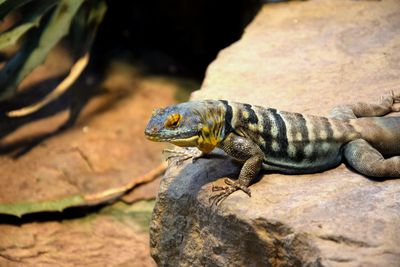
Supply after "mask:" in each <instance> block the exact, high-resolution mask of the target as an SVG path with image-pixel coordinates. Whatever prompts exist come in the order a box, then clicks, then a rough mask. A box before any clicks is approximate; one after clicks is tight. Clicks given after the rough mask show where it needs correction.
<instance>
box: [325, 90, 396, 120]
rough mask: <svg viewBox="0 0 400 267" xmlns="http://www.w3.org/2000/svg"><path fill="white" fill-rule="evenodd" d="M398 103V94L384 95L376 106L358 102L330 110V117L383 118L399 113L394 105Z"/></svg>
mask: <svg viewBox="0 0 400 267" xmlns="http://www.w3.org/2000/svg"><path fill="white" fill-rule="evenodd" d="M399 102H400V93H394V92H393V91H392V92H391V93H389V94H385V95H383V96H382V97H381V101H380V102H379V103H378V104H371V103H363V102H359V103H356V104H350V105H342V106H337V107H335V108H333V109H332V111H331V114H330V117H331V118H334V119H342V120H343V119H355V118H360V117H378V116H384V115H386V114H388V113H390V112H397V111H400V107H396V106H395V105H394V104H395V103H399Z"/></svg>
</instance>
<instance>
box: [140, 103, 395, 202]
mask: <svg viewBox="0 0 400 267" xmlns="http://www.w3.org/2000/svg"><path fill="white" fill-rule="evenodd" d="M397 101H399V96H394V95H387V96H385V97H383V98H382V102H381V103H380V104H377V105H374V104H365V103H358V104H355V105H347V106H341V107H338V108H335V109H334V110H333V116H332V117H330V118H326V117H319V116H312V115H303V114H300V113H291V112H285V111H278V110H276V109H273V108H264V107H260V106H254V105H250V104H243V103H236V102H230V101H225V100H204V101H192V102H186V103H181V104H178V105H174V106H169V107H167V108H165V109H159V110H156V111H155V112H154V113H153V116H152V118H151V119H150V121H149V124H148V126H147V128H146V130H145V135H146V136H147V137H148V138H149V139H150V140H153V141H166V142H170V143H173V144H176V145H178V146H184V147H188V146H195V147H198V148H199V149H200V150H201V151H202V152H203V153H208V152H210V151H212V150H213V149H214V148H215V147H219V148H221V149H222V150H224V151H225V152H226V153H227V154H228V155H229V156H231V157H233V158H235V159H236V160H238V161H241V162H243V167H242V169H241V172H240V174H239V178H238V180H236V181H232V180H230V179H225V183H226V184H227V186H224V187H218V186H214V187H213V191H220V192H218V193H217V194H215V195H214V196H212V197H211V199H212V200H213V201H214V202H215V203H216V204H219V203H220V202H221V201H222V200H223V199H225V198H226V197H227V196H229V195H230V194H231V193H233V192H234V191H236V190H239V189H241V190H243V191H244V192H246V193H247V194H248V195H250V190H249V188H248V186H249V185H250V183H251V180H252V179H253V178H254V177H255V176H257V174H258V173H259V171H260V170H261V169H265V170H272V171H280V172H284V173H313V172H319V171H323V170H326V169H329V168H332V167H334V166H336V165H338V164H339V163H340V162H341V161H342V158H343V156H344V157H345V158H346V160H347V161H348V162H349V163H350V165H351V166H353V167H354V168H355V169H356V170H357V171H359V172H360V173H363V174H365V175H368V176H375V177H386V176H390V177H400V157H398V156H397V157H392V158H390V159H385V158H384V157H383V156H393V155H400V144H399V143H400V142H398V140H400V117H378V116H382V115H385V114H387V113H389V112H391V111H397V110H395V108H394V106H393V104H394V103H395V102H397ZM362 116H368V118H360V117H362ZM369 116H373V117H369ZM382 155H383V156H382ZM382 162H383V163H382Z"/></svg>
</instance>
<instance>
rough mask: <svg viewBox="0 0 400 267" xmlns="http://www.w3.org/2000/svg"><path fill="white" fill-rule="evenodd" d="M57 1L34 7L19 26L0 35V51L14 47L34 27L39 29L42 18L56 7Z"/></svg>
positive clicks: (43, 2)
mask: <svg viewBox="0 0 400 267" xmlns="http://www.w3.org/2000/svg"><path fill="white" fill-rule="evenodd" d="M56 3H57V1H56V0H44V1H41V3H40V4H38V5H37V6H34V7H33V10H32V11H31V12H30V13H29V14H28V15H27V16H26V17H25V18H24V19H23V20H22V21H21V22H20V23H18V25H16V26H14V27H13V28H11V29H9V30H8V31H6V32H3V33H1V34H0V49H3V48H5V47H7V46H10V45H14V44H15V43H16V42H17V41H18V40H19V38H21V36H23V35H24V34H25V33H26V32H27V31H29V30H30V29H32V28H34V27H38V26H39V23H40V20H41V19H42V17H43V16H44V15H45V14H46V13H47V12H48V11H49V10H50V9H51V8H53V7H54V6H55V4H56Z"/></svg>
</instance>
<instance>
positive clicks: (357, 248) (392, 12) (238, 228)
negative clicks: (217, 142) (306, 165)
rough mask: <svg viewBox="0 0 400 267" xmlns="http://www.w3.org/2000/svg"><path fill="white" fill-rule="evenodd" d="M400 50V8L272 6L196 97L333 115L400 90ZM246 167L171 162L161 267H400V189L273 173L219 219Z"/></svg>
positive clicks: (340, 171)
mask: <svg viewBox="0 0 400 267" xmlns="http://www.w3.org/2000/svg"><path fill="white" fill-rule="evenodd" d="M399 48H400V2H399V1H390V0H384V1H345V0H342V1H307V2H289V3H280V4H272V5H270V4H266V5H264V7H263V8H262V9H261V10H260V12H259V14H258V15H257V17H256V18H255V19H254V21H253V22H252V23H251V24H250V26H249V27H248V28H247V29H246V31H245V33H244V35H243V37H242V39H241V40H239V41H238V42H237V43H235V44H233V45H231V46H230V47H228V48H226V49H225V50H223V51H222V52H221V53H220V54H219V56H218V58H217V59H216V60H215V61H214V62H213V63H212V64H211V65H210V67H209V68H208V71H207V75H206V79H205V81H204V83H203V85H202V88H201V90H199V91H196V92H195V93H194V94H193V95H192V98H193V99H229V100H234V101H239V102H247V103H251V104H258V105H262V106H270V107H275V108H278V109H282V110H287V111H295V112H303V113H309V114H315V115H328V114H329V111H330V110H331V108H332V107H334V106H336V105H339V104H344V103H353V102H357V101H367V102H374V101H377V100H379V97H380V96H381V95H382V94H383V93H384V91H388V90H391V89H394V90H400V86H399V84H400V54H399V53H398V51H399ZM216 152H217V153H220V152H218V151H216ZM239 168H240V166H237V165H235V164H234V163H233V162H231V161H230V160H229V159H226V158H225V159H224V158H223V157H221V156H215V155H213V154H212V155H210V156H209V158H204V159H200V160H197V161H196V162H195V163H193V164H192V163H191V162H189V161H187V162H184V163H183V164H181V165H177V164H175V163H171V165H170V168H169V170H168V172H167V174H166V176H165V177H164V180H163V181H162V182H161V188H160V193H159V196H158V199H157V202H156V206H155V210H154V215H153V220H152V225H151V252H152V255H153V257H154V259H155V260H156V262H157V263H158V264H159V265H163V266H399V262H400V249H399V248H400V227H399V225H400V180H396V179H393V180H385V179H383V180H382V181H379V182H378V181H374V180H371V179H368V178H366V177H364V176H362V175H360V174H358V173H356V172H354V171H353V170H351V169H349V168H348V167H347V166H345V165H344V164H342V165H340V166H339V167H337V168H335V169H331V170H328V171H325V172H322V173H317V174H307V175H282V174H274V173H271V174H264V175H263V176H262V177H261V179H260V181H257V182H256V183H254V184H253V185H252V186H251V187H250V188H251V190H252V197H251V198H249V197H247V195H245V194H244V193H243V192H239V191H238V192H235V193H234V194H232V195H231V196H230V197H228V198H227V199H226V200H225V201H224V202H223V203H222V204H221V206H220V207H219V208H218V209H214V208H210V203H209V201H208V198H209V197H210V196H211V194H212V193H211V186H212V184H213V183H214V184H220V185H222V184H223V183H222V179H218V178H220V177H223V176H231V177H232V175H234V174H236V175H237V173H238V170H239ZM233 177H234V176H233Z"/></svg>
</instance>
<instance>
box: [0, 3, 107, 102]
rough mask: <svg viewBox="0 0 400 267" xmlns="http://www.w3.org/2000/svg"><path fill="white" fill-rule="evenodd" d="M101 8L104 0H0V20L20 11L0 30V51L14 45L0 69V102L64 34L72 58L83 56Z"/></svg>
mask: <svg viewBox="0 0 400 267" xmlns="http://www.w3.org/2000/svg"><path fill="white" fill-rule="evenodd" d="M105 11H106V3H105V1H104V0H0V19H2V20H3V21H4V19H5V18H6V17H7V16H12V15H15V14H21V16H20V17H21V18H20V19H15V21H13V25H12V26H11V27H9V28H8V29H7V30H5V31H4V32H2V33H0V52H2V51H4V49H7V48H9V47H10V46H17V52H16V53H15V54H14V55H12V56H11V57H10V58H9V59H8V60H7V62H6V63H5V65H4V66H3V68H2V69H1V70H0V101H3V100H8V99H10V98H12V97H14V96H15V95H16V93H17V88H18V86H19V84H20V83H21V82H22V80H23V79H24V78H25V77H26V76H27V75H29V73H31V72H32V71H33V70H34V69H35V68H36V67H37V66H39V65H40V64H42V63H43V62H44V60H45V59H46V57H47V55H48V54H49V53H50V51H51V50H52V48H53V47H54V46H55V45H57V44H58V43H59V42H60V41H61V40H62V39H63V38H64V37H65V36H67V35H68V38H69V40H70V42H71V47H72V50H73V51H72V54H73V56H74V60H75V61H77V60H78V59H79V58H81V57H83V56H85V55H86V54H87V52H88V51H89V49H90V47H91V45H92V43H93V40H94V37H95V34H96V30H97V28H98V25H99V24H100V22H101V21H102V19H103V17H104V14H105Z"/></svg>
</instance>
